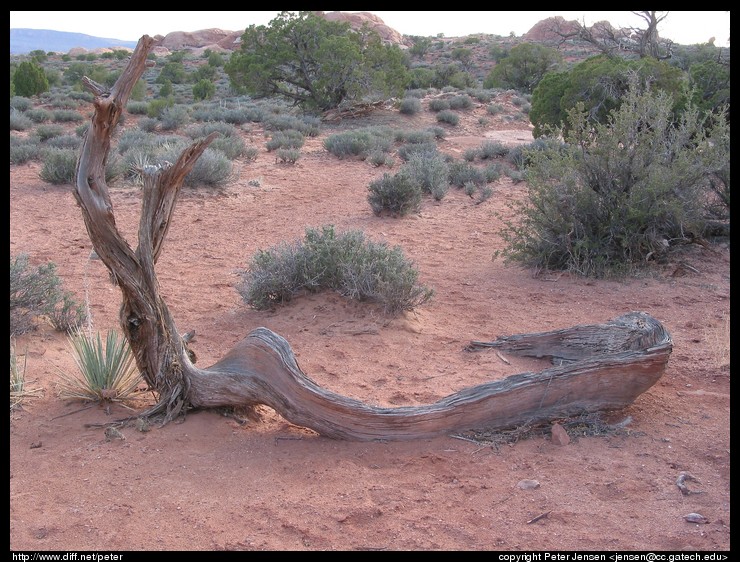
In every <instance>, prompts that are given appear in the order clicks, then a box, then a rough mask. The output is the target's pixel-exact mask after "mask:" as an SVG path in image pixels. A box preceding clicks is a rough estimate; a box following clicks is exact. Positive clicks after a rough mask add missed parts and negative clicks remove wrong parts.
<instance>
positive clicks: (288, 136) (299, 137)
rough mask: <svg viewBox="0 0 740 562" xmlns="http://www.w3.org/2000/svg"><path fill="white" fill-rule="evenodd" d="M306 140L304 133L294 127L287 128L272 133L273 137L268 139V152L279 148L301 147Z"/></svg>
mask: <svg viewBox="0 0 740 562" xmlns="http://www.w3.org/2000/svg"><path fill="white" fill-rule="evenodd" d="M305 142H306V138H305V137H304V136H303V133H301V132H300V131H296V130H294V129H287V130H284V131H277V132H276V133H275V134H273V135H272V138H271V139H270V140H269V141H267V144H266V145H265V146H266V148H267V151H268V152H272V151H273V150H277V149H278V148H287V149H296V150H297V149H299V148H301V147H302V146H303V145H304V143H305Z"/></svg>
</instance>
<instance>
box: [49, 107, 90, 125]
mask: <svg viewBox="0 0 740 562" xmlns="http://www.w3.org/2000/svg"><path fill="white" fill-rule="evenodd" d="M52 116H53V117H52V118H53V120H54V122H55V123H78V122H80V121H83V120H84V119H85V118H84V117H83V116H82V114H81V113H80V112H79V111H74V110H72V109H57V110H56V111H53V112H52Z"/></svg>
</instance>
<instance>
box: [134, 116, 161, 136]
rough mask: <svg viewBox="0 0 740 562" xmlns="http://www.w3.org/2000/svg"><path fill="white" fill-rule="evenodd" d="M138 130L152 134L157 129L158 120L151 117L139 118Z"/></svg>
mask: <svg viewBox="0 0 740 562" xmlns="http://www.w3.org/2000/svg"><path fill="white" fill-rule="evenodd" d="M138 125H139V129H141V130H142V131H145V132H147V133H153V132H154V131H156V130H157V127H159V119H154V118H152V117H140V118H139V123H138Z"/></svg>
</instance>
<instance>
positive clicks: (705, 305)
mask: <svg viewBox="0 0 740 562" xmlns="http://www.w3.org/2000/svg"><path fill="white" fill-rule="evenodd" d="M384 116H385V119H386V121H392V120H397V121H399V122H398V124H399V126H402V127H406V128H416V127H424V126H428V125H433V124H436V123H434V121H433V114H432V113H431V112H427V111H425V112H423V114H419V115H417V116H414V117H406V116H401V115H400V114H399V113H398V112H393V113H392V114H390V113H387V114H384ZM380 117H383V114H380V115H379V118H380ZM481 117H485V111H484V108H482V107H479V108H476V109H475V110H473V111H471V112H470V113H469V114H468V115H466V117H465V119H464V120H463V121H462V122H461V123H460V125H458V126H457V127H455V128H454V129H450V130H449V133H448V137H447V139H446V140H445V141H444V142H442V143H441V145H440V148H441V149H442V150H444V151H447V152H449V153H451V154H453V155H455V156H456V157H458V158H460V157H461V155H462V152H463V151H464V150H465V149H466V148H471V147H477V146H479V145H480V144H481V143H482V142H483V141H484V140H487V139H501V140H504V141H507V142H526V141H528V140H531V135H530V133H529V129H528V127H527V125H526V124H525V122H523V121H518V122H514V123H513V124H512V123H510V122H505V121H503V120H501V119H499V118H489V119H483V120H481ZM517 123H518V124H517ZM126 126H134V122H133V120H131V122H130V123H127V124H126ZM244 134H245V138H246V139H247V140H248V141H249V142H252V143H255V144H258V145H260V146H264V136H263V135H262V132H261V130H260V129H259V128H254V129H252V131H251V132H245V133H244ZM325 134H327V133H325ZM322 139H323V135H322V137H319V138H316V139H311V140H309V141H308V142H307V144H306V145H305V146H304V148H303V149H302V156H301V158H300V160H299V161H298V162H297V163H296V164H295V165H292V166H291V165H284V164H283V165H281V164H277V163H276V162H275V159H274V157H273V156H272V155H271V154H268V153H267V152H264V151H263V153H262V154H261V155H260V156H259V157H258V159H257V161H256V162H242V163H239V162H237V165H236V168H237V170H236V172H237V173H236V174H235V178H234V180H233V181H232V182H231V183H229V184H228V185H227V186H226V187H224V188H223V189H219V190H213V189H202V188H201V189H190V188H186V189H185V190H184V192H183V193H182V195H181V198H180V201H179V202H178V207H177V210H176V212H175V216H174V222H173V224H172V227H171V229H170V232H169V234H168V237H167V240H166V243H165V248H164V251H163V255H162V258H161V259H160V261H159V263H158V275H159V280H160V283H161V290H162V294H163V296H164V298H165V300H166V302H167V304H168V305H169V307H170V309H171V311H172V313H173V315H174V318H175V319H176V321H177V323H178V328H179V329H180V330H181V331H182V332H183V333H184V332H186V331H188V330H193V329H194V330H195V331H196V338H195V340H194V342H193V343H192V347H193V349H194V350H195V352H196V353H197V354H198V364H199V365H203V366H206V365H209V364H211V363H213V362H215V361H216V360H217V359H219V358H220V357H221V356H222V355H223V354H224V353H225V352H226V351H227V350H228V349H229V348H230V347H231V346H232V345H233V344H234V343H235V342H237V341H238V340H240V339H242V338H243V337H244V336H245V335H246V334H248V333H249V332H250V331H251V330H252V329H254V328H256V327H258V326H266V327H268V328H270V329H272V330H274V331H276V332H277V333H279V334H280V335H282V336H284V337H285V338H286V339H287V340H288V341H289V342H290V344H291V346H292V347H293V349H294V351H295V353H296V356H297V358H298V361H299V363H300V365H301V367H302V369H303V370H304V372H306V373H307V374H308V375H309V376H310V377H311V378H313V379H314V380H315V381H317V382H318V383H319V384H321V385H324V386H326V387H327V388H330V389H331V390H334V391H336V392H339V393H342V394H345V395H348V396H351V397H354V398H358V399H361V400H364V401H367V402H369V403H373V404H378V405H388V406H398V405H416V404H426V403H430V402H433V401H436V400H438V399H439V398H441V397H443V396H445V395H448V394H450V393H452V392H455V391H457V390H460V389H462V388H465V387H468V386H472V385H475V384H478V383H481V382H484V381H487V380H491V379H494V378H500V377H505V376H507V375H509V374H512V373H515V372H522V371H525V370H530V367H529V366H526V365H525V364H524V363H523V362H520V360H516V359H511V362H512V364H511V365H507V364H505V363H504V362H503V361H502V360H501V359H500V358H499V357H497V355H496V354H495V353H493V352H485V351H483V352H480V353H466V352H464V351H463V347H464V346H465V345H466V344H467V343H468V342H469V341H470V340H492V339H495V338H496V337H497V336H499V335H506V334H515V333H526V332H539V331H546V330H551V329H557V328H564V327H568V326H572V325H575V324H581V323H584V324H589V323H599V322H604V321H607V320H609V319H611V318H614V317H616V316H619V315H621V314H623V313H625V312H628V311H632V310H642V311H645V312H648V313H650V314H652V315H653V316H655V317H656V318H658V319H659V320H660V321H661V322H663V323H664V324H665V326H666V327H667V328H668V330H669V331H670V332H671V334H672V336H673V340H674V351H673V354H672V357H671V359H670V361H669V363H668V367H667V370H666V373H665V375H664V376H663V377H662V379H661V380H660V381H659V382H658V383H657V384H656V385H655V386H654V387H652V388H651V389H649V390H648V391H647V392H646V393H644V394H643V395H641V396H640V397H639V398H638V399H637V400H636V402H635V403H634V404H633V405H631V406H630V407H628V408H627V409H626V410H624V411H621V412H613V413H611V414H610V415H609V416H607V419H608V420H609V421H613V422H619V421H621V420H624V419H625V418H627V417H628V416H630V417H631V418H632V422H631V423H630V424H629V425H627V426H626V428H625V430H624V431H622V432H619V433H616V434H613V435H609V436H578V435H576V434H575V433H574V432H573V433H572V435H571V439H572V440H571V442H570V444H568V445H556V444H555V443H553V442H552V441H551V440H550V436H549V434H547V433H545V434H541V435H535V436H532V437H530V438H527V439H522V440H519V441H518V442H516V443H513V444H501V445H498V446H494V445H491V444H487V443H475V442H470V441H464V440H461V439H456V438H453V437H442V438H437V439H428V440H420V441H415V442H400V443H398V442H392V443H351V442H342V441H333V440H329V439H326V438H323V437H318V436H316V435H314V434H313V433H312V432H310V431H307V430H305V429H301V428H298V427H295V426H292V425H290V424H288V423H286V422H285V421H284V420H283V419H281V418H280V417H279V416H277V415H276V414H274V412H272V411H270V410H267V409H265V410H264V412H263V413H264V417H263V420H262V421H261V422H249V423H246V424H243V425H240V424H239V423H238V422H237V421H236V420H235V419H233V418H230V417H225V416H224V415H222V414H219V413H218V412H197V413H191V414H189V415H188V416H187V418H186V419H185V421H184V422H182V423H171V424H169V425H167V426H165V427H164V428H161V429H158V428H155V429H152V430H151V431H149V432H147V433H141V432H138V431H137V430H136V429H135V428H133V427H131V428H126V429H124V430H123V433H124V436H125V440H118V439H116V440H112V441H106V439H105V436H104V434H103V430H102V429H86V428H85V425H84V424H86V423H96V422H105V421H107V420H113V419H116V418H120V417H124V416H126V415H129V411H128V410H125V409H124V408H122V407H121V406H118V405H116V406H114V407H113V409H112V411H111V412H110V414H107V413H106V411H105V410H104V409H103V408H101V407H99V406H97V405H93V406H92V407H88V408H86V409H82V410H81V408H82V405H81V404H79V403H67V402H65V401H62V400H61V399H60V398H58V397H57V395H56V385H57V384H58V380H59V377H58V373H59V371H60V370H62V371H66V372H68V373H76V371H75V367H74V363H73V359H72V356H71V355H70V352H69V347H68V344H67V339H66V336H64V335H63V334H60V333H57V332H54V331H53V330H52V329H51V328H50V327H48V326H41V327H40V328H39V330H38V331H36V332H34V333H31V334H28V335H25V336H23V337H21V338H19V339H18V341H17V351H18V353H19V354H25V357H26V359H27V371H26V372H27V375H26V376H27V379H28V386H30V387H34V386H35V387H40V388H43V389H44V392H43V395H42V397H39V398H33V399H29V400H27V401H26V402H25V404H24V407H23V408H22V409H21V410H16V411H12V412H11V415H10V547H11V549H13V550H73V549H84V550H105V551H119V550H176V549H179V550H224V549H226V550H516V551H518V550H567V551H577V550H599V551H602V550H603V551H625V550H635V549H636V550H653V551H655V550H681V551H695V550H702V551H704V550H709V551H712V550H714V551H717V550H729V548H730V369H729V314H730V251H729V248H728V247H718V248H714V249H713V250H710V249H708V248H703V247H700V246H692V247H686V248H685V250H684V251H683V252H682V254H681V255H679V256H676V258H675V259H674V260H673V261H672V262H671V263H670V264H667V265H663V266H656V269H655V270H654V271H653V273H652V274H651V275H647V276H644V277H640V278H635V279H631V280H627V281H624V282H616V281H594V280H589V279H583V278H578V277H574V276H570V275H560V274H556V275H533V272H531V271H528V270H524V269H521V268H519V267H515V266H512V265H506V264H503V263H501V261H500V260H495V261H494V260H492V255H493V253H494V251H495V250H496V249H499V248H501V247H502V240H501V238H500V235H499V229H500V227H501V226H502V223H501V220H500V218H498V216H497V212H504V213H506V212H507V211H506V208H505V204H506V202H507V201H509V200H512V199H514V198H517V197H521V196H522V195H523V194H524V193H525V188H524V185H523V184H519V185H513V184H512V183H511V181H510V180H508V179H507V178H502V179H501V180H499V181H498V182H497V183H495V184H494V185H493V189H494V192H493V196H492V197H491V198H490V199H488V200H487V201H485V202H484V203H482V204H479V205H476V204H475V202H474V201H473V200H472V199H470V198H469V197H467V196H466V195H465V194H464V193H463V192H462V190H458V189H455V188H452V189H451V191H450V192H449V194H448V195H447V196H446V197H445V198H444V199H443V200H442V201H441V202H434V201H433V200H431V199H425V200H424V203H423V206H422V210H421V212H420V213H418V214H415V215H413V216H409V217H405V218H401V219H394V218H388V217H376V216H374V215H373V213H372V212H371V209H370V206H369V204H368V202H367V193H368V191H367V187H368V185H369V183H370V182H371V181H372V180H374V179H376V178H378V177H379V176H380V175H381V174H382V172H383V171H389V170H388V169H379V168H373V167H372V166H371V165H370V164H369V163H367V162H360V161H347V160H339V159H337V158H335V157H334V156H332V155H330V154H329V153H327V152H326V151H325V150H324V149H323V148H322V144H321V142H322ZM38 172H39V165H38V164H30V165H22V166H11V170H10V250H11V253H12V254H13V255H16V254H18V253H20V252H26V253H29V254H30V255H31V257H32V261H33V263H36V264H37V263H43V262H47V261H53V262H55V263H56V264H57V265H58V272H59V275H60V277H62V279H63V281H64V284H65V288H67V289H69V290H72V291H74V292H75V294H76V296H77V297H78V298H79V299H80V301H84V299H85V295H86V291H87V294H88V295H89V302H90V306H91V311H92V319H93V324H94V327H95V328H96V329H97V330H101V331H103V332H105V331H107V330H108V329H112V328H116V329H117V328H118V323H117V322H118V320H117V318H118V308H119V305H120V293H119V292H118V290H117V289H116V288H115V287H114V286H112V285H111V284H110V282H109V280H108V273H107V271H106V270H105V268H104V266H103V265H102V263H101V262H100V261H97V260H89V259H88V258H89V256H90V252H91V249H92V246H91V243H90V240H89V238H88V236H87V233H86V231H85V227H84V223H83V220H82V216H81V213H80V210H79V208H78V207H77V205H76V203H75V200H74V197H73V195H72V188H71V186H69V185H64V186H53V185H49V184H46V183H44V182H43V181H41V180H40V179H39V176H38ZM250 180H253V181H252V184H258V186H257V185H250ZM112 193H113V195H112V197H113V202H114V211H115V213H116V217H117V221H118V225H119V228H120V229H121V231H122V232H124V233H125V234H126V235H127V236H128V237H130V238H129V240H132V244H135V233H136V224H137V221H138V215H139V193H138V189H137V188H135V187H125V186H122V187H113V188H112ZM326 224H333V225H335V227H336V228H337V230H345V229H361V230H363V231H364V232H365V233H366V235H367V236H368V237H369V238H371V239H374V240H378V241H386V242H388V243H389V244H391V245H400V246H401V247H402V248H403V250H404V253H405V254H406V255H407V256H408V257H409V258H410V259H411V260H413V262H414V264H415V266H416V267H417V269H418V270H419V271H420V275H421V279H420V281H421V282H422V283H424V284H426V285H429V286H431V287H433V288H434V290H435V292H436V294H435V298H434V300H433V301H432V302H430V303H428V304H426V305H424V306H423V307H420V308H419V309H418V310H417V311H416V312H414V313H409V314H406V315H404V316H401V317H398V318H394V319H389V318H385V317H383V316H382V315H381V314H380V313H379V311H378V310H377V309H376V308H375V307H373V306H371V305H367V304H359V303H355V302H350V301H348V300H346V299H344V298H342V297H341V296H339V295H337V294H333V293H322V294H318V295H313V296H307V297H301V298H297V299H296V300H294V301H293V302H292V303H290V304H288V305H286V306H283V307H281V308H278V309H276V310H274V311H267V312H259V311H255V310H252V309H250V308H249V307H247V306H246V305H245V304H244V303H243V302H242V301H241V298H240V296H239V295H238V293H237V291H236V290H235V284H236V283H237V281H238V279H239V278H238V275H237V270H238V269H239V268H243V267H245V266H246V265H247V263H248V261H249V258H250V257H251V256H252V255H253V254H254V252H255V251H257V250H258V249H264V248H268V247H272V246H274V245H276V244H277V243H279V242H281V241H286V240H295V239H298V238H302V237H303V235H304V233H305V229H306V227H307V226H314V227H317V226H321V225H326ZM686 266H690V267H686ZM697 272H698V273H697ZM150 402H151V398H150V396H149V395H146V396H143V397H142V403H141V407H143V406H144V405H146V404H149V403H150ZM682 471H687V472H689V473H690V474H691V475H693V476H694V477H695V478H696V479H697V481H689V482H687V485H688V486H689V488H690V490H692V492H694V493H691V494H689V495H682V494H681V492H680V490H679V488H678V487H677V485H676V480H677V478H678V476H679V475H680V473H681V472H682ZM525 479H530V480H537V481H538V482H539V484H540V485H539V487H538V488H536V489H521V488H519V487H518V486H517V484H518V483H519V482H520V481H521V480H525ZM692 512H698V513H701V514H702V515H704V516H705V517H706V518H707V521H708V523H706V524H696V523H690V522H687V521H686V520H685V519H684V516H685V515H687V514H689V513H692ZM543 514H546V515H545V516H542V515H543ZM538 516H542V517H539V519H537V518H538ZM534 519H537V520H536V521H533V520H534Z"/></svg>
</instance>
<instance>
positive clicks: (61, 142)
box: [46, 135, 82, 149]
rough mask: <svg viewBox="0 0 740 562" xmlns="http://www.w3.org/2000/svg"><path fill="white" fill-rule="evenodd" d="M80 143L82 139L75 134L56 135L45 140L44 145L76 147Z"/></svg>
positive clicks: (78, 146)
mask: <svg viewBox="0 0 740 562" xmlns="http://www.w3.org/2000/svg"><path fill="white" fill-rule="evenodd" d="M81 144H82V139H81V138H80V137H78V136H77V135H60V136H58V137H53V138H50V139H49V140H48V141H46V146H51V147H54V148H73V149H78V148H80V145H81Z"/></svg>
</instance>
